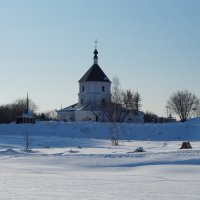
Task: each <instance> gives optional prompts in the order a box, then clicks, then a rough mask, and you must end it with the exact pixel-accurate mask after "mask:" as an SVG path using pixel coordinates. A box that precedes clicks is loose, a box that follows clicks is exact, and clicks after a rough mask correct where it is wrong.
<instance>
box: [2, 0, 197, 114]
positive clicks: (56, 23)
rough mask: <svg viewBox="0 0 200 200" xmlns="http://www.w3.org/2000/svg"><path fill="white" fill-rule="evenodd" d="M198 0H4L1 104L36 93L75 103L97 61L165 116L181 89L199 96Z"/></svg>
mask: <svg viewBox="0 0 200 200" xmlns="http://www.w3.org/2000/svg"><path fill="white" fill-rule="evenodd" d="M199 10H200V1H199V0H137V1H136V0H123V1H122V0H109V1H108V0H101V1H97V0H69V1H67V0H57V1H54V0H28V1H27V0H17V1H16V0H0V30H1V32H0V69H1V79H0V83H1V84H0V90H1V98H0V104H5V103H10V102H12V101H14V100H15V99H17V98H23V97H26V93H27V91H28V92H29V96H30V97H31V99H33V100H34V101H35V102H36V103H37V104H38V105H39V107H40V111H45V110H52V109H58V108H60V106H61V104H62V105H63V107H65V106H68V105H70V104H73V103H76V102H77V99H78V96H77V93H78V80H79V79H80V78H81V76H82V75H83V74H84V73H85V72H86V71H87V70H88V68H89V67H90V66H91V65H92V64H93V59H92V58H93V51H94V40H95V39H96V38H97V39H98V41H99V42H98V51H99V65H100V67H101V68H102V69H103V71H104V72H105V73H106V74H107V76H108V77H109V78H110V79H112V78H113V77H114V76H117V77H118V78H119V79H120V82H121V86H122V88H123V89H129V88H130V89H132V90H137V91H138V92H139V93H140V94H141V96H142V99H143V100H142V105H143V106H142V109H143V110H144V111H146V110H148V111H152V112H154V113H156V114H159V115H163V116H164V115H166V109H165V105H166V101H167V100H168V98H169V96H170V95H171V94H172V93H173V92H174V91H177V90H182V89H188V90H190V91H191V92H193V93H194V94H196V95H197V96H198V97H200V90H199V85H200V68H199V63H200V56H199V54H200V12H199Z"/></svg>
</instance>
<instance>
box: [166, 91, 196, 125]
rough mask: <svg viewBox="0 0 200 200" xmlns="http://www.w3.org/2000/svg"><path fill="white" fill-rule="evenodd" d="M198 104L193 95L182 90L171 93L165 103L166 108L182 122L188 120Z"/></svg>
mask: <svg viewBox="0 0 200 200" xmlns="http://www.w3.org/2000/svg"><path fill="white" fill-rule="evenodd" d="M198 102H199V100H198V98H197V97H196V96H195V95H194V94H192V93H191V92H189V91H188V90H183V91H177V92H175V93H173V94H172V95H171V97H170V98H169V100H168V101H167V106H169V107H170V109H171V111H172V112H174V113H175V114H177V115H178V116H179V118H180V120H181V121H182V122H184V121H186V120H187V119H188V117H189V116H190V114H191V112H192V111H193V108H194V107H195V105H197V103H198Z"/></svg>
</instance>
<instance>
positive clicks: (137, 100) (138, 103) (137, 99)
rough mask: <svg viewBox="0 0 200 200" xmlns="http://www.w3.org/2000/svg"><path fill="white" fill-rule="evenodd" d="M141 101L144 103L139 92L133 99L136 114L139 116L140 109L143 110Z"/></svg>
mask: <svg viewBox="0 0 200 200" xmlns="http://www.w3.org/2000/svg"><path fill="white" fill-rule="evenodd" d="M141 101H142V98H141V95H140V94H139V92H138V91H137V92H136V93H135V94H134V97H133V102H134V105H135V112H136V114H138V113H139V111H140V109H141V106H142V104H141Z"/></svg>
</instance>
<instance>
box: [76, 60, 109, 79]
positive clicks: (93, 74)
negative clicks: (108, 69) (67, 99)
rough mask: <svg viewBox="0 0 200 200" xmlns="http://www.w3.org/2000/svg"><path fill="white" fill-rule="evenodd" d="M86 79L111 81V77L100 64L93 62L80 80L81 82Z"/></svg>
mask: <svg viewBox="0 0 200 200" xmlns="http://www.w3.org/2000/svg"><path fill="white" fill-rule="evenodd" d="M85 81H99V82H110V80H109V78H108V77H107V76H106V75H105V73H104V72H103V70H102V69H101V68H100V67H99V65H98V64H93V65H92V66H91V67H90V69H89V70H88V71H87V72H86V73H85V74H84V75H83V76H82V78H81V79H80V80H79V82H85Z"/></svg>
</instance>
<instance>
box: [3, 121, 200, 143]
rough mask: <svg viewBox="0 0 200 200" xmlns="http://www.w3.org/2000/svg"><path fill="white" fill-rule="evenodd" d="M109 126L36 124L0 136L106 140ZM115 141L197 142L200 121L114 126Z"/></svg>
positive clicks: (15, 127) (7, 126)
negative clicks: (117, 137) (28, 134)
mask: <svg viewBox="0 0 200 200" xmlns="http://www.w3.org/2000/svg"><path fill="white" fill-rule="evenodd" d="M113 130H114V129H113V124H111V123H95V122H82V123H65V122H38V123H36V124H14V123H13V124H2V125H0V135H2V136H3V135H6V136H9V135H10V136H14V135H17V136H23V135H24V134H25V132H26V131H28V132H29V133H30V134H31V135H32V136H44V137H48V136H57V137H68V138H95V139H110V138H111V136H112V132H113ZM117 131H118V134H119V139H123V140H154V141H178V140H190V141H192V140H194V141H196V140H200V118H196V119H192V120H189V121H187V122H185V123H181V122H176V123H168V124H118V125H117Z"/></svg>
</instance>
